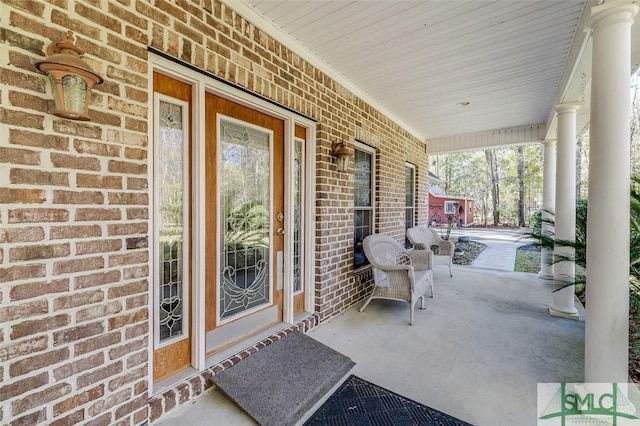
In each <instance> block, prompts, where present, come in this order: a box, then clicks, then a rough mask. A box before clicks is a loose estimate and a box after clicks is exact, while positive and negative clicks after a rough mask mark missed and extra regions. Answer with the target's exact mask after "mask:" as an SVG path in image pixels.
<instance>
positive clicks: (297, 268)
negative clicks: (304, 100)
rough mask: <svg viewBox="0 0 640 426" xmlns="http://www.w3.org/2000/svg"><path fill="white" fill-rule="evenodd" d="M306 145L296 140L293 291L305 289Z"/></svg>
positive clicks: (294, 161) (294, 162)
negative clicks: (304, 170) (303, 195)
mask: <svg viewBox="0 0 640 426" xmlns="http://www.w3.org/2000/svg"><path fill="white" fill-rule="evenodd" d="M303 152H304V147H303V142H302V141H301V140H296V142H295V156H294V159H293V164H294V169H293V175H294V176H293V179H294V181H293V187H294V197H295V200H294V207H293V211H294V218H293V291H294V292H295V293H297V292H300V291H302V290H303V286H302V235H303V228H302V225H303V224H302V208H303V199H302V187H303V186H302V172H303V165H304V163H303V160H304V158H303V156H302V154H303Z"/></svg>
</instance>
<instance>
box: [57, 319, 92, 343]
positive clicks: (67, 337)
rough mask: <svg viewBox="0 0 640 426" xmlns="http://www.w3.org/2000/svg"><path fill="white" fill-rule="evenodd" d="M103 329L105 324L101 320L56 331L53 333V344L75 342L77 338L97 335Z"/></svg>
mask: <svg viewBox="0 0 640 426" xmlns="http://www.w3.org/2000/svg"><path fill="white" fill-rule="evenodd" d="M103 331H104V326H103V325H102V323H100V322H92V323H89V324H84V325H79V326H76V327H71V328H67V329H66V330H61V331H56V332H55V333H53V345H54V346H56V345H60V344H64V343H69V342H75V341H76V340H80V339H84V338H86V337H91V336H95V335H96V334H100V333H102V332H103Z"/></svg>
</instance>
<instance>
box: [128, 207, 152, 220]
mask: <svg viewBox="0 0 640 426" xmlns="http://www.w3.org/2000/svg"><path fill="white" fill-rule="evenodd" d="M127 219H129V220H136V219H149V209H147V208H137V207H132V208H128V209H127Z"/></svg>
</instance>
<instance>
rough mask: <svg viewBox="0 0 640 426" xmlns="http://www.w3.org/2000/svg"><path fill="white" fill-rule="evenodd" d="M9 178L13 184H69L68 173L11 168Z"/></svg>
mask: <svg viewBox="0 0 640 426" xmlns="http://www.w3.org/2000/svg"><path fill="white" fill-rule="evenodd" d="M9 180H10V181H11V183H13V184H25V185H47V186H69V173H66V172H47V171H42V170H33V169H15V168H13V169H11V172H10V173H9Z"/></svg>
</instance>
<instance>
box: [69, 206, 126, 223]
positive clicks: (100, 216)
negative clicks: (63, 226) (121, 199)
mask: <svg viewBox="0 0 640 426" xmlns="http://www.w3.org/2000/svg"><path fill="white" fill-rule="evenodd" d="M120 217H121V213H120V210H119V209H101V208H79V209H77V210H76V217H75V220H76V221H79V222H84V221H89V222H93V221H101V220H120Z"/></svg>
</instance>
